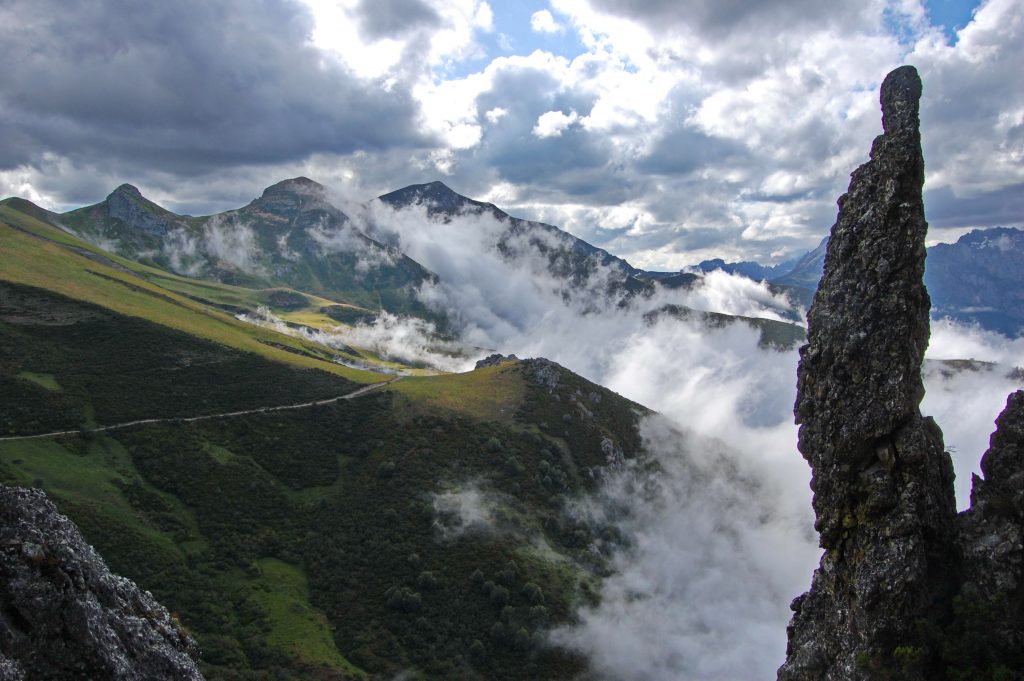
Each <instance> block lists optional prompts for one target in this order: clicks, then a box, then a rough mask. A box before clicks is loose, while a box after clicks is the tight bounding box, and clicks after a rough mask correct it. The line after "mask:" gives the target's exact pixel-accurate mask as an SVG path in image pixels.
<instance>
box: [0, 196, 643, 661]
mask: <svg viewBox="0 0 1024 681" xmlns="http://www.w3.org/2000/svg"><path fill="white" fill-rule="evenodd" d="M15 205H17V204H15ZM39 216H40V217H43V218H47V217H48V216H47V214H44V213H40V214H39ZM176 228H177V227H176V225H174V224H172V225H171V226H170V227H169V228H168V229H176ZM0 251H2V252H3V254H4V257H3V258H0V402H2V404H4V410H3V411H2V413H0V483H2V484H5V485H12V486H21V487H25V486H33V487H37V488H41V489H43V490H45V491H46V493H47V495H48V497H49V498H50V499H51V500H52V501H53V503H54V504H55V505H56V507H57V508H58V509H59V511H60V512H61V513H63V514H65V515H66V516H67V517H68V518H69V519H70V520H71V521H73V522H74V523H75V524H76V525H77V526H78V528H80V530H81V533H82V535H83V536H84V539H85V540H86V541H87V542H88V543H89V544H91V545H92V546H94V547H95V548H96V550H97V551H99V552H100V554H102V555H103V557H104V558H105V560H106V561H107V564H109V566H110V568H111V570H113V571H116V572H117V573H119V574H122V575H125V576H126V577H128V578H130V579H131V580H133V581H134V582H135V583H136V584H138V585H139V587H140V588H141V589H144V590H147V591H150V592H152V593H153V594H154V596H155V598H156V599H157V600H159V602H160V603H162V604H163V605H165V606H166V607H167V608H168V610H169V611H170V612H172V613H175V616H176V617H177V618H179V619H180V621H181V623H182V624H183V625H184V626H185V627H187V630H188V631H189V632H190V634H191V635H192V636H193V637H194V638H195V640H196V641H197V642H198V645H199V647H200V649H201V650H202V658H201V662H200V665H199V666H200V670H201V671H202V673H203V674H205V675H206V676H207V677H208V678H230V679H246V680H249V679H251V680H253V681H256V680H258V679H265V678H280V679H306V678H323V679H367V678H372V679H391V678H394V677H395V676H396V675H398V674H400V673H403V672H404V671H406V670H409V669H415V670H418V673H419V674H420V675H421V676H422V677H423V678H426V679H451V678H474V677H483V678H494V679H550V678H571V677H573V676H577V675H579V674H581V673H583V671H584V670H585V666H586V661H585V660H584V659H582V658H581V657H580V656H579V655H578V654H576V653H572V652H570V651H567V650H564V649H561V648H557V647H551V646H549V645H547V644H546V643H545V637H544V632H545V631H547V630H548V629H550V628H553V627H557V626H560V625H563V624H567V623H568V622H569V621H570V618H571V617H572V616H573V613H574V612H575V611H576V608H577V607H579V606H580V604H582V603H593V602H594V601H595V599H596V595H595V594H596V593H597V589H598V585H599V584H600V581H601V579H602V577H603V576H604V575H607V574H609V571H610V569H611V563H610V556H611V552H612V550H614V548H615V547H617V546H618V545H619V541H620V540H619V539H617V534H616V531H615V529H614V527H613V526H611V525H609V524H606V523H605V522H603V521H597V520H593V519H590V518H589V517H587V516H581V515H579V514H576V513H574V512H572V505H571V503H570V502H571V500H573V499H576V498H579V497H580V496H581V495H584V494H586V493H588V492H590V491H594V490H596V489H597V486H598V485H599V484H600V481H601V480H602V476H603V471H605V470H609V471H610V470H613V469H615V467H619V466H624V465H626V464H627V462H630V461H635V462H636V463H637V465H642V464H641V463H640V462H641V461H642V460H643V456H644V454H643V446H642V443H641V440H640V436H639V434H638V432H637V422H638V419H639V418H641V417H642V416H643V415H645V414H647V413H649V412H648V411H647V410H646V409H644V408H643V407H641V406H640V405H637V404H635V403H632V402H630V401H628V400H626V399H624V398H622V397H621V396H619V395H617V394H615V393H613V392H611V391H609V390H607V389H605V388H603V387H601V386H598V385H595V384H593V383H590V382H588V381H586V380H584V379H582V378H580V377H579V376H576V375H574V374H573V373H571V372H570V371H568V370H566V369H564V368H562V367H560V366H558V365H557V364H554V363H552V362H548V361H546V360H541V359H534V360H523V361H517V360H498V361H497V362H491V363H489V364H488V365H482V366H481V367H480V368H478V369H476V370H475V371H472V372H468V373H464V374H454V375H441V376H422V377H420V376H405V377H402V378H401V379H400V380H398V381H396V382H393V381H392V380H391V377H387V376H384V375H382V374H379V373H373V372H369V371H364V370H360V369H353V368H351V367H349V366H346V364H345V363H344V362H340V361H339V359H338V358H339V355H342V353H343V351H341V350H338V349H337V348H333V347H328V346H323V345H319V344H317V343H316V342H314V341H311V340H309V339H307V338H304V337H294V336H290V335H287V334H284V333H282V332H280V331H277V330H274V329H269V328H262V327H258V326H253V325H251V324H246V323H243V322H241V321H239V320H237V319H235V317H234V316H233V314H231V313H230V310H229V311H225V308H227V307H231V308H235V307H237V306H242V307H247V306H250V305H252V304H253V302H255V301H256V300H259V299H261V297H263V298H262V299H264V300H266V301H267V302H268V303H272V302H273V300H274V298H273V296H274V295H275V294H280V295H278V296H277V299H278V300H279V303H281V304H286V305H290V304H291V302H290V301H294V300H295V299H296V298H300V299H304V300H305V302H306V303H307V304H309V305H310V307H309V308H302V309H301V310H296V314H299V313H301V314H304V315H307V316H312V315H313V314H314V312H313V311H314V310H315V309H316V307H315V306H316V305H318V304H321V303H320V302H319V301H318V299H316V298H315V297H313V296H312V294H307V293H300V292H296V291H294V290H290V289H271V290H262V289H246V288H244V287H238V286H229V285H225V284H222V283H217V282H207V281H201V280H195V279H187V278H185V277H181V276H178V275H174V274H172V273H169V272H165V271H161V270H158V269H156V268H155V267H153V266H147V265H140V264H138V263H133V262H132V261H130V260H127V259H125V258H122V257H120V256H117V255H114V254H110V253H106V252H105V251H103V250H102V249H100V248H98V247H96V246H93V245H91V244H88V243H86V242H84V241H82V240H80V239H78V238H76V237H74V236H72V235H71V234H69V233H67V232H65V231H62V230H60V229H58V228H56V227H54V226H53V225H51V224H49V223H48V222H43V221H40V220H39V219H37V218H35V217H32V216H31V215H29V214H27V213H25V212H23V211H21V210H15V208H14V207H12V205H11V204H10V203H5V204H4V205H2V206H0ZM281 299H283V300H281ZM339 305H340V304H339ZM278 309H281V308H278ZM282 314H285V312H282ZM345 352H352V353H358V352H359V351H358V349H356V348H350V349H349V350H348V351H345ZM345 356H348V355H345ZM358 356H361V357H364V358H365V361H367V362H371V361H373V358H372V356H369V357H366V356H364V355H361V354H360V355H358ZM347 361H348V360H345V362H347ZM392 364H393V363H392ZM406 369H409V370H410V371H411V368H409V367H406ZM3 650H4V651H5V654H6V651H7V649H6V648H4V649H3ZM4 669H6V668H4Z"/></svg>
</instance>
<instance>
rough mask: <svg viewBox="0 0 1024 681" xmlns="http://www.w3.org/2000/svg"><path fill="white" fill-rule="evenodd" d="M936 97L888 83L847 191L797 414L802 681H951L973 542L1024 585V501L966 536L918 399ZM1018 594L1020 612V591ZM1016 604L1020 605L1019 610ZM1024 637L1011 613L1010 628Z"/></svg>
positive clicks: (1003, 471)
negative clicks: (807, 476) (923, 107)
mask: <svg viewBox="0 0 1024 681" xmlns="http://www.w3.org/2000/svg"><path fill="white" fill-rule="evenodd" d="M920 96H921V81H920V79H919V77H918V75H917V72H916V70H915V69H914V68H913V67H910V66H905V67H901V68H899V69H897V70H895V71H893V72H892V73H890V74H889V75H888V76H887V77H886V79H885V81H884V82H883V84H882V92H881V103H882V112H883V117H882V124H883V129H884V133H883V134H882V135H880V136H879V137H877V138H876V139H875V141H874V144H873V145H872V148H871V160H870V161H868V162H867V163H866V164H864V165H863V166H861V167H860V168H858V169H857V170H856V171H855V172H854V173H853V176H852V180H851V182H850V188H849V191H848V192H847V193H846V194H845V195H844V196H843V197H841V198H840V199H839V216H838V218H837V221H836V224H835V226H833V228H832V235H831V237H830V239H829V243H828V251H827V254H826V259H825V273H824V276H823V277H822V280H821V284H820V285H819V288H818V291H817V293H816V294H815V298H814V303H813V306H812V307H811V310H810V313H809V315H808V344H807V345H805V346H804V347H803V348H801V353H800V354H801V359H800V366H799V369H798V396H797V403H796V408H795V413H796V420H797V423H798V424H800V435H799V448H800V451H801V453H802V454H803V456H804V458H805V459H807V461H808V463H810V465H811V469H812V473H813V479H812V483H811V487H812V489H813V491H814V502H813V503H814V512H815V517H816V522H815V529H817V530H818V532H819V534H820V538H821V546H822V548H824V549H825V553H824V555H823V557H822V559H821V565H820V567H819V568H818V570H817V571H816V572H815V574H814V579H813V583H812V585H811V590H810V591H809V592H808V593H807V594H805V595H803V596H801V597H799V598H797V599H796V600H795V601H794V602H793V610H794V613H795V614H794V617H793V621H792V623H791V624H790V627H789V647H788V651H787V659H786V662H785V664H783V666H782V667H781V668H780V669H779V679H783V680H786V681H796V680H800V681H804V680H806V681H811V680H812V679H813V680H815V681H831V680H839V679H888V678H893V679H895V678H900V679H918V678H920V679H942V678H953V676H948V677H947V671H948V670H949V665H950V663H949V659H948V657H949V651H948V639H949V637H950V636H951V635H953V634H954V633H955V632H957V631H959V630H957V627H958V626H961V625H962V624H963V622H962V619H963V618H962V617H961V616H960V614H959V610H958V605H957V604H958V600H957V599H958V598H961V600H962V597H961V596H958V594H961V592H963V590H964V583H965V582H964V575H965V574H966V573H965V572H964V571H963V569H962V567H961V565H962V564H963V560H962V552H963V550H964V548H963V546H965V545H969V550H970V551H973V552H974V558H972V560H973V561H974V564H975V566H974V567H971V568H970V569H969V570H968V572H969V573H970V574H973V575H975V576H974V577H972V579H973V581H974V582H975V583H977V589H978V590H981V591H985V592H986V593H988V594H989V595H994V592H992V590H993V589H1004V590H1005V589H1010V590H1012V591H1013V594H1015V595H1019V590H1018V588H1017V585H1018V584H1019V582H1020V553H1019V551H1020V549H1019V547H1020V527H1021V519H1022V515H1021V514H1020V513H1019V510H1020V507H1017V509H1018V512H1017V515H1015V516H1014V515H1013V512H1001V514H997V515H992V512H987V514H986V513H985V512H981V514H982V515H983V516H984V518H985V520H984V521H982V520H981V519H980V518H974V516H971V518H973V519H967V520H962V521H961V522H960V527H968V526H969V527H971V528H972V530H971V531H972V532H973V533H974V534H973V535H972V538H971V539H969V540H967V539H962V538H961V536H960V533H959V532H958V530H957V526H958V525H957V518H956V509H955V502H954V495H953V469H952V463H951V461H950V458H949V455H948V454H947V453H946V452H945V451H944V446H943V441H942V433H941V431H940V430H939V428H938V426H937V425H936V424H935V423H934V422H933V421H932V420H931V419H930V418H926V417H922V415H921V412H920V410H919V407H918V405H919V404H920V401H921V398H922V397H923V395H924V386H923V383H922V381H921V364H922V361H923V357H924V351H925V348H926V347H927V345H928V336H929V321H928V315H929V308H930V301H929V298H928V293H927V291H926V290H925V287H924V284H923V276H924V260H925V246H924V239H925V233H926V231H927V223H926V222H925V218H924V204H923V201H922V196H921V189H922V186H923V183H924V161H923V157H922V154H921V139H920V132H919V122H918V103H919V100H920ZM1009 409H1010V408H1009V407H1008V410H1009ZM1013 423H1016V424H1019V419H1016V420H1015V417H1014V416H1012V412H1011V415H1010V416H1006V414H1004V417H1003V418H1002V419H1001V422H1000V432H999V433H997V435H996V436H993V443H996V442H997V441H998V442H1000V443H1004V444H1002V445H1001V446H1000V447H999V448H997V450H996V453H995V454H992V452H990V454H989V455H986V458H987V459H988V460H989V461H990V463H989V464H988V468H986V469H985V470H986V475H988V474H989V469H991V473H992V476H993V477H994V478H995V480H993V481H992V482H989V481H986V482H985V483H984V484H982V485H981V487H980V488H979V489H980V490H981V491H976V494H978V495H979V498H981V497H982V496H983V495H985V494H988V490H989V489H992V490H1003V488H1004V487H1005V486H1006V485H1007V484H1009V485H1010V487H1011V488H1012V487H1013V485H1014V484H1016V485H1017V489H1018V490H1019V487H1020V485H1021V484H1024V481H1022V480H1021V479H1020V477H1021V473H1020V461H1019V458H1020V456H1021V455H1020V454H1019V452H1018V454H1016V455H1015V454H1007V453H1006V451H1007V447H1009V449H1010V450H1012V451H1016V450H1013V447H1014V446H1016V445H1006V444H1005V442H1007V441H1018V442H1019V440H1020V428H1019V426H1018V427H1017V430H1016V431H1013V430H1012V428H1011V432H1010V433H1009V434H1006V433H1004V430H1005V429H1006V428H1007V427H1010V426H1007V425H1006V424H1013ZM1014 438H1016V440H1014ZM994 447H995V444H994ZM1018 449H1019V446H1018ZM1015 456H1016V457H1017V458H1016V459H1015V458H1014V457H1015ZM1014 462H1016V463H1015V464H1014ZM1014 465H1017V468H1016V470H1017V471H1018V472H1017V473H1016V474H1015V475H1016V476H1017V477H1016V478H1014V477H1013V475H1014V474H1011V472H1010V471H1011V469H1013V466H1014ZM1012 480H1016V483H1013V482H1011V481H1012ZM993 494H996V495H999V498H1003V496H1004V492H1002V491H996V492H993ZM1003 506H1004V505H1000V508H1003ZM971 513H979V512H976V511H972V512H971ZM964 542H966V544H964ZM1014 542H1016V544H1014ZM999 547H1002V548H999ZM1014 547H1016V548H1014ZM1014 551H1017V553H1014ZM996 552H1002V553H1004V554H1006V555H1007V556H1010V555H1011V554H1012V555H1015V556H1016V560H1017V562H1016V563H1015V564H1014V563H1013V562H1012V561H1009V562H1006V561H1005V560H1004V561H1003V563H1001V565H1004V566H1005V567H1000V570H1002V571H1004V572H1008V573H1012V574H1008V575H1006V576H1004V577H1002V578H1000V579H999V580H996V581H998V584H996V583H995V582H994V581H993V580H991V579H988V575H990V574H992V573H991V564H992V563H993V560H994V558H995V556H996ZM1000 560H1003V559H1000ZM968 564H969V565H970V564H971V563H970V561H968ZM983 575H984V576H983ZM1004 595H1005V594H1004ZM1002 598H1003V597H1002V596H999V597H998V598H997V600H1000V599H1002ZM1000 602H1002V600H1000ZM1013 602H1015V603H1017V604H1018V606H1017V608H1018V612H1019V603H1020V601H1019V600H1016V601H1013ZM1012 609H1013V608H1012V606H1011V605H1009V602H1007V604H1006V608H1004V610H1005V611H1006V613H1009V612H1010V611H1011V610H1012ZM1006 613H1004V614H1006ZM958 618H959V619H958ZM1015 627H1016V628H1015ZM961 628H962V627H961ZM1019 631H1020V627H1019V625H1014V624H1012V623H1011V624H1010V625H1009V628H1008V631H1006V632H1003V633H1004V635H1005V636H1004V637H1005V638H1006V639H1007V640H1010V639H1013V637H1014V636H1015V635H1019ZM961 633H962V632H961ZM958 635H959V634H958ZM973 654H974V653H973V652H971V651H968V652H966V653H964V655H962V656H961V657H963V656H966V657H971V656H972V655H973ZM998 663H999V662H998V660H995V661H993V662H992V663H991V664H990V665H989V666H990V667H992V666H993V665H997V664H998ZM993 668H994V667H993ZM958 678H968V677H958ZM970 678H988V677H986V676H977V677H970ZM1007 678H1011V677H1007Z"/></svg>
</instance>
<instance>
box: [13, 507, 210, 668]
mask: <svg viewBox="0 0 1024 681" xmlns="http://www.w3.org/2000/svg"><path fill="white" fill-rule="evenodd" d="M195 652H196V650H195V643H194V642H193V641H192V639H191V638H190V637H189V636H188V635H187V634H186V633H185V632H184V631H182V629H181V627H180V626H179V625H178V624H177V623H176V622H175V621H174V620H173V619H172V618H171V616H170V615H169V614H168V612H167V610H166V609H165V608H164V607H163V606H161V605H160V604H159V603H157V602H156V601H155V600H154V599H153V597H152V595H150V594H149V592H146V591H142V590H140V589H139V588H138V587H137V586H135V584H134V583H133V582H132V581H131V580H128V579H125V578H123V577H118V576H116V575H112V574H111V573H110V571H109V570H108V569H107V566H106V565H105V564H104V562H103V559H102V558H100V556H99V555H98V554H97V553H96V551H94V550H93V548H92V547H91V546H89V545H88V544H87V543H86V542H85V540H84V539H83V538H82V535H81V534H80V533H79V531H78V528H76V527H75V525H74V524H73V523H72V522H71V521H70V520H68V519H67V518H65V517H64V516H62V515H61V514H59V513H58V512H57V509H56V508H55V507H54V505H53V504H52V503H51V502H50V501H49V500H48V499H47V498H46V495H45V494H44V493H43V492H41V491H39V490H27V489H20V488H13V487H0V680H3V681H8V680H14V679H27V680H32V679H96V680H103V679H117V680H135V679H140V680H141V679H146V680H154V681H158V680H161V679H168V680H171V679H175V680H186V681H188V680H199V679H202V678H203V677H202V675H201V674H200V673H199V670H198V669H197V668H196V664H195V661H194V660H193V659H192V655H193V654H195Z"/></svg>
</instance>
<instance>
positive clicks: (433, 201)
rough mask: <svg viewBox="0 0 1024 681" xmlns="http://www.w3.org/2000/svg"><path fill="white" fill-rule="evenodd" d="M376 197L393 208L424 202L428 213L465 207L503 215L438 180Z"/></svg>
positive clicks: (456, 211) (494, 208)
mask: <svg viewBox="0 0 1024 681" xmlns="http://www.w3.org/2000/svg"><path fill="white" fill-rule="evenodd" d="M378 199H379V200H380V201H382V202H384V203H386V204H388V205H389V206H391V207H393V208H405V207H406V206H413V205H416V204H424V205H425V206H426V207H427V212H428V214H430V215H436V214H442V213H443V214H453V213H459V212H461V211H464V210H467V209H469V210H472V211H475V212H480V211H491V212H493V213H494V214H495V216H496V217H500V216H503V215H505V213H504V212H502V211H500V210H499V209H498V208H497V207H496V206H495V205H494V204H491V203H484V202H483V201H476V200H475V199H471V198H469V197H467V196H463V195H462V194H459V193H458V192H457V191H455V190H454V189H452V188H451V187H449V186H448V185H446V184H445V183H444V182H441V181H440V180H434V181H432V182H427V183H425V184H411V185H409V186H408V187H402V188H401V189H396V190H395V191H393V192H391V193H389V194H384V195H383V196H380V197H378Z"/></svg>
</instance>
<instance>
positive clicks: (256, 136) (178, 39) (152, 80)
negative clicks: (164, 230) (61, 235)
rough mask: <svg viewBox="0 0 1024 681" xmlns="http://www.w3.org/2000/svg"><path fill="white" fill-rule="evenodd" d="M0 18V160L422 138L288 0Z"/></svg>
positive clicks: (302, 148)
mask: <svg viewBox="0 0 1024 681" xmlns="http://www.w3.org/2000/svg"><path fill="white" fill-rule="evenodd" d="M0 19H2V21H0V59H2V60H3V62H4V64H5V68H4V69H3V70H2V71H0V130H2V131H4V132H10V131H13V133H14V134H10V135H5V136H4V145H3V146H2V147H0V168H12V167H15V166H17V165H20V164H25V163H27V162H29V163H33V164H35V165H38V163H39V159H40V158H41V157H42V156H43V155H44V154H45V153H47V152H53V153H57V154H59V155H61V156H63V157H65V158H67V159H69V160H70V161H71V162H72V163H76V164H84V163H92V164H100V165H103V166H105V167H107V168H122V169H136V170H142V169H150V170H153V169H156V170H161V171H168V172H172V173H176V174H181V175H194V174H197V173H198V172H200V171H204V172H206V171H209V170H210V169H212V168H217V167H230V166H234V165H238V164H271V163H282V162H288V161H294V160H296V159H301V158H304V157H306V156H308V155H309V154H311V153H313V152H321V153H324V152H327V153H331V152H333V153H342V154H343V153H350V152H353V151H356V150H360V149H368V150H380V149H385V148H388V147H391V146H395V145H403V144H405V145H415V144H418V143H420V142H421V140H420V139H419V135H418V134H417V132H416V131H415V125H414V117H415V115H416V106H415V104H414V102H413V101H412V99H411V98H410V96H409V94H408V93H407V92H406V91H404V90H403V89H401V88H395V89H394V90H393V91H387V90H386V89H385V88H383V87H382V86H380V85H379V84H376V83H370V82H366V81H360V80H359V79H357V78H356V77H355V76H353V75H352V74H351V73H350V72H348V71H346V70H344V69H343V68H342V67H340V66H339V65H337V64H335V63H333V62H331V61H330V60H329V59H328V58H325V57H324V55H323V54H321V53H319V52H318V51H316V50H315V49H314V48H313V47H312V46H311V45H310V43H309V42H308V37H309V35H310V32H311V31H312V28H313V25H312V20H311V18H310V17H309V16H308V15H307V14H305V13H304V12H302V11H300V9H299V8H298V6H297V5H295V4H294V3H290V2H287V1H286V0H261V1H260V2H258V3H252V2H245V1H243V0H221V1H219V2H209V1H207V0H182V1H180V2H172V3H167V2H141V1H138V0H103V1H102V2H67V1H66V0H12V1H10V2H6V3H5V5H4V7H3V9H0Z"/></svg>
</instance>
